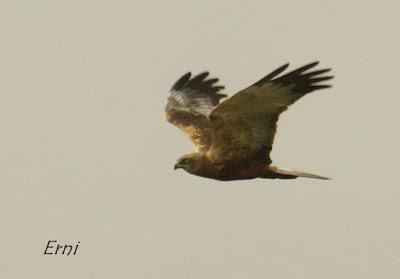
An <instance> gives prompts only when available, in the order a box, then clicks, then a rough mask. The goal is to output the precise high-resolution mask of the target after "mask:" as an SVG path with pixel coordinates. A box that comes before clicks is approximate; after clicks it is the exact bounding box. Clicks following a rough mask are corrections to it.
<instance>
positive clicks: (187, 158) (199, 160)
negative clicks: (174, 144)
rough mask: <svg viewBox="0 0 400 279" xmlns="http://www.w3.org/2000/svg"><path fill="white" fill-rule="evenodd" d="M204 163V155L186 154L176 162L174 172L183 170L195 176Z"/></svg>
mask: <svg viewBox="0 0 400 279" xmlns="http://www.w3.org/2000/svg"><path fill="white" fill-rule="evenodd" d="M205 163H206V158H205V155H204V154H201V153H191V154H186V155H184V156H182V157H180V158H179V159H178V160H177V161H176V164H175V166H174V170H176V169H184V170H185V171H187V172H189V173H192V174H197V173H199V172H200V171H201V170H202V169H203V168H204V164H205Z"/></svg>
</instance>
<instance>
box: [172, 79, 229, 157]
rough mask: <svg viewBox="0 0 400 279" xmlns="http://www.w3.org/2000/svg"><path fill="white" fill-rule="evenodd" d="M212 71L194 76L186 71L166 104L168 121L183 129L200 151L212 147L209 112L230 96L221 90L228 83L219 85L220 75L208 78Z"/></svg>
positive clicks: (176, 83) (174, 86)
mask: <svg viewBox="0 0 400 279" xmlns="http://www.w3.org/2000/svg"><path fill="white" fill-rule="evenodd" d="M208 75H209V73H208V72H204V73H201V74H199V75H197V76H195V77H193V78H190V77H191V73H187V74H185V75H183V76H182V77H181V78H180V79H178V80H177V81H176V82H175V84H174V85H173V86H172V88H171V90H170V96H169V97H168V100H167V105H166V107H165V117H166V119H167V121H168V122H170V123H172V124H173V125H175V126H177V127H178V128H179V129H180V130H181V131H183V132H184V133H185V134H186V135H187V136H188V137H189V138H190V139H191V140H192V142H193V143H194V144H195V146H196V147H197V149H198V150H199V151H207V150H208V149H209V148H210V145H211V139H212V129H211V123H210V121H209V119H208V115H209V114H210V112H211V110H212V109H213V108H214V107H215V106H216V105H218V104H219V101H220V99H221V98H223V97H225V96H226V95H224V94H220V93H219V91H220V90H221V89H223V88H224V87H223V86H219V85H215V83H217V82H218V79H216V78H213V79H206V78H207V77H208Z"/></svg>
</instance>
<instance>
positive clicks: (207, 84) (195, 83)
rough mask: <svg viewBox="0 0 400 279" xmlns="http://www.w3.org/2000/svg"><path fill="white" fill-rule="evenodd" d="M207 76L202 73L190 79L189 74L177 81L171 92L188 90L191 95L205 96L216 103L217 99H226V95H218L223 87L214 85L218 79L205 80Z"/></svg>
mask: <svg viewBox="0 0 400 279" xmlns="http://www.w3.org/2000/svg"><path fill="white" fill-rule="evenodd" d="M209 74H210V73H209V72H202V73H200V74H198V75H196V76H193V77H192V78H190V77H191V73H190V72H189V73H187V74H185V75H183V76H182V77H181V78H180V79H178V80H177V81H176V82H175V84H174V85H173V86H172V88H171V90H175V91H179V90H190V91H191V92H192V94H206V95H208V97H209V98H211V99H213V100H214V101H215V102H218V101H219V99H221V98H223V97H226V95H224V94H219V93H218V92H219V91H220V90H222V89H224V88H225V86H222V85H217V84H216V83H217V82H218V81H219V79H218V78H210V79H207V77H208V76H209Z"/></svg>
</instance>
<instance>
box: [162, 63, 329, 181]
mask: <svg viewBox="0 0 400 279" xmlns="http://www.w3.org/2000/svg"><path fill="white" fill-rule="evenodd" d="M317 64H318V63H317V62H315V63H311V64H308V65H306V66H303V67H301V68H299V69H297V70H294V71H292V72H289V73H288V74H286V75H283V76H280V77H278V76H279V74H280V73H282V72H283V71H284V70H285V69H286V68H287V67H288V64H286V65H284V66H282V67H280V68H278V69H276V70H275V71H273V72H272V73H270V74H269V75H267V76H265V77H264V78H262V79H261V80H259V81H258V82H256V83H255V84H253V85H252V86H250V87H248V88H246V89H244V90H242V91H240V92H238V93H237V94H235V95H234V96H232V97H231V98H229V99H227V100H225V101H223V102H222V103H219V102H220V99H221V98H224V97H226V95H224V94H220V93H219V91H220V90H221V89H223V86H215V85H214V83H216V82H217V81H218V79H208V80H207V79H206V77H207V76H208V73H207V72H206V73H202V74H199V75H197V76H195V77H193V78H190V77H191V74H190V73H188V74H186V75H184V76H182V77H181V78H180V79H179V80H178V81H177V82H176V83H175V84H174V85H173V87H172V89H171V95H170V96H169V98H168V102H167V106H166V108H165V115H166V119H167V120H168V121H169V122H170V123H172V124H174V125H175V126H177V127H178V128H179V129H181V130H182V131H183V132H184V133H186V134H187V135H188V136H189V138H190V139H191V140H192V142H193V143H194V144H195V145H196V147H197V152H195V153H190V154H187V155H185V156H182V157H181V158H180V159H178V162H177V164H176V165H175V167H174V168H175V169H176V168H183V169H184V170H186V171H187V172H189V173H191V174H194V175H198V176H202V177H207V178H211V179H216V180H223V181H228V180H242V179H253V178H271V179H275V178H280V179H293V178H297V177H309V178H319V179H326V178H325V177H322V176H318V175H313V174H308V173H304V172H298V171H291V170H285V169H280V168H278V167H275V166H271V162H272V161H271V159H270V157H269V154H270V152H271V149H272V143H273V139H274V135H275V132H276V123H277V121H278V118H279V115H280V114H281V113H282V112H283V111H285V110H286V109H287V107H288V106H289V105H290V104H292V103H294V102H295V101H297V100H298V99H299V98H301V97H302V96H304V95H305V94H307V93H310V92H312V91H314V90H317V89H322V88H327V87H330V86H329V85H321V84H319V83H320V82H322V81H325V80H329V79H331V78H332V77H331V76H320V75H321V74H323V73H326V72H328V71H329V69H323V70H318V71H313V72H306V71H307V70H309V69H311V68H312V67H314V66H316V65H317Z"/></svg>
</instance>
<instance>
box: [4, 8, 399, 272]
mask: <svg viewBox="0 0 400 279" xmlns="http://www.w3.org/2000/svg"><path fill="white" fill-rule="evenodd" d="M396 3H397V2H395V1H378V2H376V1H375V2H365V1H328V2H326V1H325V2H323V1H311V0H304V1H240V2H238V1H210V0H204V1H177V0H174V1H164V2H162V1H158V3H156V2H150V1H119V0H118V1H115V0H114V1H101V0H98V1H49V0H47V1H8V3H3V5H2V6H3V8H2V9H1V16H0V29H1V30H0V31H1V32H0V33H1V34H2V42H1V45H0V50H1V51H0V61H1V62H0V75H1V82H0V129H1V137H0V154H1V159H0V171H1V175H0V185H1V188H0V189H1V195H0V204H1V209H2V210H1V213H0V217H1V220H2V229H1V231H2V232H1V233H0V244H1V248H2V253H1V255H0V265H1V268H0V275H1V276H0V277H1V278H41V279H43V278H96V279H98V278H140V279H148V278H155V279H159V278H162V279H167V278H171V279H177V278H193V279H197V278H198V279H204V278H207V279H213V278H216V279H220V278H230V279H235V278H257V279H258V278H260V279H261V278H263V279H264V278H296V279H300V278H304V279H312V278H324V279H328V278H332V279H336V278H364V279H365V278H374V279H375V278H396V276H398V275H399V271H400V241H399V235H400V218H399V215H398V213H399V210H400V205H399V199H400V185H399V179H398V170H397V168H398V166H399V164H400V160H399V157H398V155H399V154H398V153H399V146H398V143H399V140H400V137H399V132H398V130H399V124H398V121H399V116H400V115H399V114H400V113H399V101H400V98H399V93H398V92H397V91H398V76H399V71H400V66H399V63H398V61H399V58H400V55H399V54H400V51H399V49H400V37H399V35H400V34H399V31H400V21H399V18H398V10H399V7H398V4H396ZM314 60H320V61H321V66H322V67H332V68H333V72H334V74H335V76H336V78H335V80H334V81H333V84H334V87H333V88H332V89H330V90H324V91H318V92H315V93H313V94H311V95H310V96H307V97H305V98H303V99H302V100H300V101H299V102H298V103H296V104H295V105H294V106H292V107H291V108H290V109H289V111H287V112H286V113H284V114H283V115H282V117H281V119H280V122H279V128H278V134H277V137H276V140H275V145H274V150H273V153H272V158H273V160H274V164H276V165H278V166H281V167H286V168H293V169H299V170H303V171H309V172H313V173H317V174H321V175H326V176H330V177H333V178H334V180H331V181H319V180H307V179H297V180H292V181H274V180H252V181H240V182H229V183H226V182H218V181H212V180H208V179H203V178H199V177H195V176H191V175H188V174H187V173H185V172H183V171H176V172H174V171H173V170H172V169H173V164H174V162H175V159H176V158H177V157H179V156H181V155H182V154H185V153H187V152H191V151H192V150H193V147H192V145H191V143H190V142H189V140H187V139H186V137H185V136H184V135H183V134H182V133H181V132H179V131H178V129H176V128H175V127H173V126H172V125H170V124H168V123H167V122H165V120H164V118H163V108H164V105H165V99H166V97H167V95H168V89H169V88H170V86H171V85H172V84H173V82H174V81H175V80H176V79H177V78H179V77H180V75H182V74H183V73H185V72H186V71H189V70H191V71H192V72H194V73H196V72H199V71H204V70H209V71H210V72H211V75H213V76H217V77H219V78H220V79H221V83H222V84H224V85H226V93H227V94H230V95H232V94H234V93H235V92H237V91H238V90H240V89H242V88H244V87H246V86H248V85H249V84H251V83H253V82H255V81H257V80H258V79H259V78H261V77H262V76H263V75H265V74H267V73H269V72H270V71H271V70H273V69H275V68H276V67H278V66H280V65H282V64H284V63H286V62H290V63H291V67H292V68H294V67H298V66H302V65H303V64H305V63H308V62H311V61H314ZM51 239H56V240H59V241H60V242H62V243H68V242H71V243H76V242H77V241H80V243H81V244H80V248H79V249H80V250H79V252H78V255H76V256H69V257H65V256H64V257H63V256H43V252H44V248H45V245H46V242H47V241H48V240H51Z"/></svg>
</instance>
